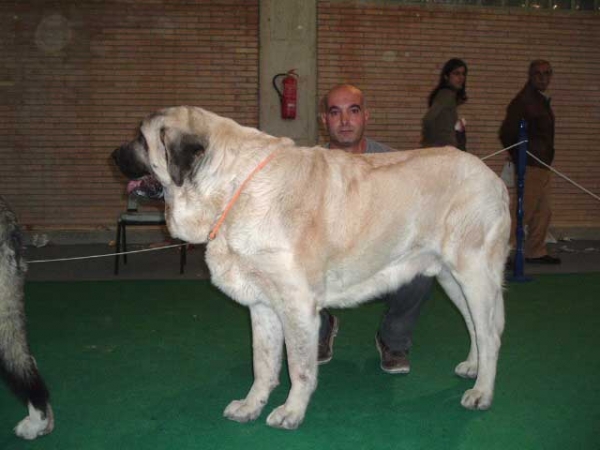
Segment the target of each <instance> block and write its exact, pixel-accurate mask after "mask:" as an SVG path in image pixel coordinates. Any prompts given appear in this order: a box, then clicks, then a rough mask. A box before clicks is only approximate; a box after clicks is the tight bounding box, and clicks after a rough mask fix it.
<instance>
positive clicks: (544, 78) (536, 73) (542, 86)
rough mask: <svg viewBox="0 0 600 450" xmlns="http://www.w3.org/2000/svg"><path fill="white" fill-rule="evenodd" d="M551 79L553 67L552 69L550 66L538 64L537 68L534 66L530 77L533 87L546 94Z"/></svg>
mask: <svg viewBox="0 0 600 450" xmlns="http://www.w3.org/2000/svg"><path fill="white" fill-rule="evenodd" d="M551 78H552V67H550V64H538V65H537V66H534V67H533V69H532V72H531V74H530V76H529V79H530V81H531V84H532V85H533V87H535V88H536V89H537V90H538V91H541V92H544V91H545V90H546V89H548V85H549V84H550V79H551Z"/></svg>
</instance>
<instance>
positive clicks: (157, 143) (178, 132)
mask: <svg viewBox="0 0 600 450" xmlns="http://www.w3.org/2000/svg"><path fill="white" fill-rule="evenodd" d="M201 119H202V115H201V114H200V112H199V111H192V108H188V107H185V106H182V107H177V108H168V109H164V110H161V111H159V112H157V113H155V114H152V115H150V116H148V117H146V118H145V119H144V120H143V121H142V123H141V125H140V127H139V131H138V134H137V137H136V138H135V139H134V140H133V141H131V142H129V143H126V144H123V145H121V146H120V147H119V148H117V149H116V150H114V151H113V152H112V158H113V160H114V161H115V163H116V164H117V166H118V167H119V169H120V170H121V172H122V173H123V174H124V175H125V176H126V177H128V178H129V179H132V180H133V179H138V178H141V177H143V176H147V175H152V176H154V177H156V178H157V179H158V180H159V181H160V182H161V184H162V185H163V186H165V187H168V186H170V185H173V184H174V185H175V186H178V187H181V186H182V185H183V184H184V182H185V180H186V179H189V177H190V176H191V174H192V172H193V168H194V167H195V165H196V163H197V161H198V160H199V159H201V158H202V157H203V155H204V152H205V148H206V147H207V142H206V138H205V137H204V135H201V134H198V129H202V127H199V126H198V125H199V123H198V122H202V120H201ZM192 130H193V131H192Z"/></svg>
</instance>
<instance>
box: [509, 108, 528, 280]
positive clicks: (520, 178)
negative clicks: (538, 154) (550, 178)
mask: <svg viewBox="0 0 600 450" xmlns="http://www.w3.org/2000/svg"><path fill="white" fill-rule="evenodd" d="M527 139H528V133H527V122H526V121H525V119H521V122H520V123H519V141H525V140H527ZM517 155H518V156H517V248H516V250H515V261H514V271H513V277H512V278H511V281H531V278H528V277H525V275H524V266H525V257H524V252H523V242H524V240H525V230H523V196H524V194H525V168H526V167H527V142H523V143H522V144H520V145H519V147H518V153H517Z"/></svg>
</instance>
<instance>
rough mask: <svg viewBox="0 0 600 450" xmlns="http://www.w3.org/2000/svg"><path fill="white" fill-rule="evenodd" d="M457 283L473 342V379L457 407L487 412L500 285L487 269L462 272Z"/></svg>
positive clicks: (499, 324) (500, 323)
mask: <svg viewBox="0 0 600 450" xmlns="http://www.w3.org/2000/svg"><path fill="white" fill-rule="evenodd" d="M462 275H463V280H462V282H461V285H462V288H463V292H464V293H465V298H466V301H467V306H468V309H469V311H470V312H471V319H472V321H473V325H474V329H475V339H476V342H477V356H478V358H477V359H478V370H477V380H476V381H475V385H474V386H473V388H472V389H469V390H467V391H466V392H465V393H464V395H463V398H462V400H461V404H462V405H463V406H464V407H465V408H468V409H488V408H489V407H490V406H491V405H492V399H493V396H494V383H495V380H496V368H497V364H498V355H499V352H500V337H501V334H502V330H503V327H504V306H503V305H502V302H503V298H502V286H501V285H500V284H499V283H496V282H494V280H493V277H491V276H489V274H488V273H487V270H485V268H484V270H481V269H479V270H473V271H472V272H470V273H469V274H468V275H467V276H465V275H466V274H465V273H464V272H463V274H462Z"/></svg>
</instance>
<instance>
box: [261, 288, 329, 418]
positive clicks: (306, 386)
mask: <svg viewBox="0 0 600 450" xmlns="http://www.w3.org/2000/svg"><path fill="white" fill-rule="evenodd" d="M308 298H310V295H309V294H308V293H306V295H304V296H302V295H300V294H299V292H298V291H296V292H290V294H289V295H288V298H287V299H286V305H285V309H286V310H285V312H282V314H281V316H282V321H283V329H284V334H285V345H286V349H287V358H288V369H289V373H290V380H291V382H292V388H291V389H290V392H289V394H288V398H287V400H286V402H285V403H284V404H283V405H281V406H279V407H277V408H275V409H274V410H273V412H271V414H269V416H268V417H267V424H268V425H270V426H272V427H276V428H285V429H288V430H292V429H295V428H298V426H299V425H300V424H301V423H302V421H303V420H304V415H305V413H306V408H307V407H308V402H309V400H310V397H311V395H312V393H313V392H314V390H315V388H316V387H317V347H318V335H319V324H320V322H319V314H318V313H317V310H316V307H315V305H314V304H313V303H312V302H310V301H307V299H308Z"/></svg>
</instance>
